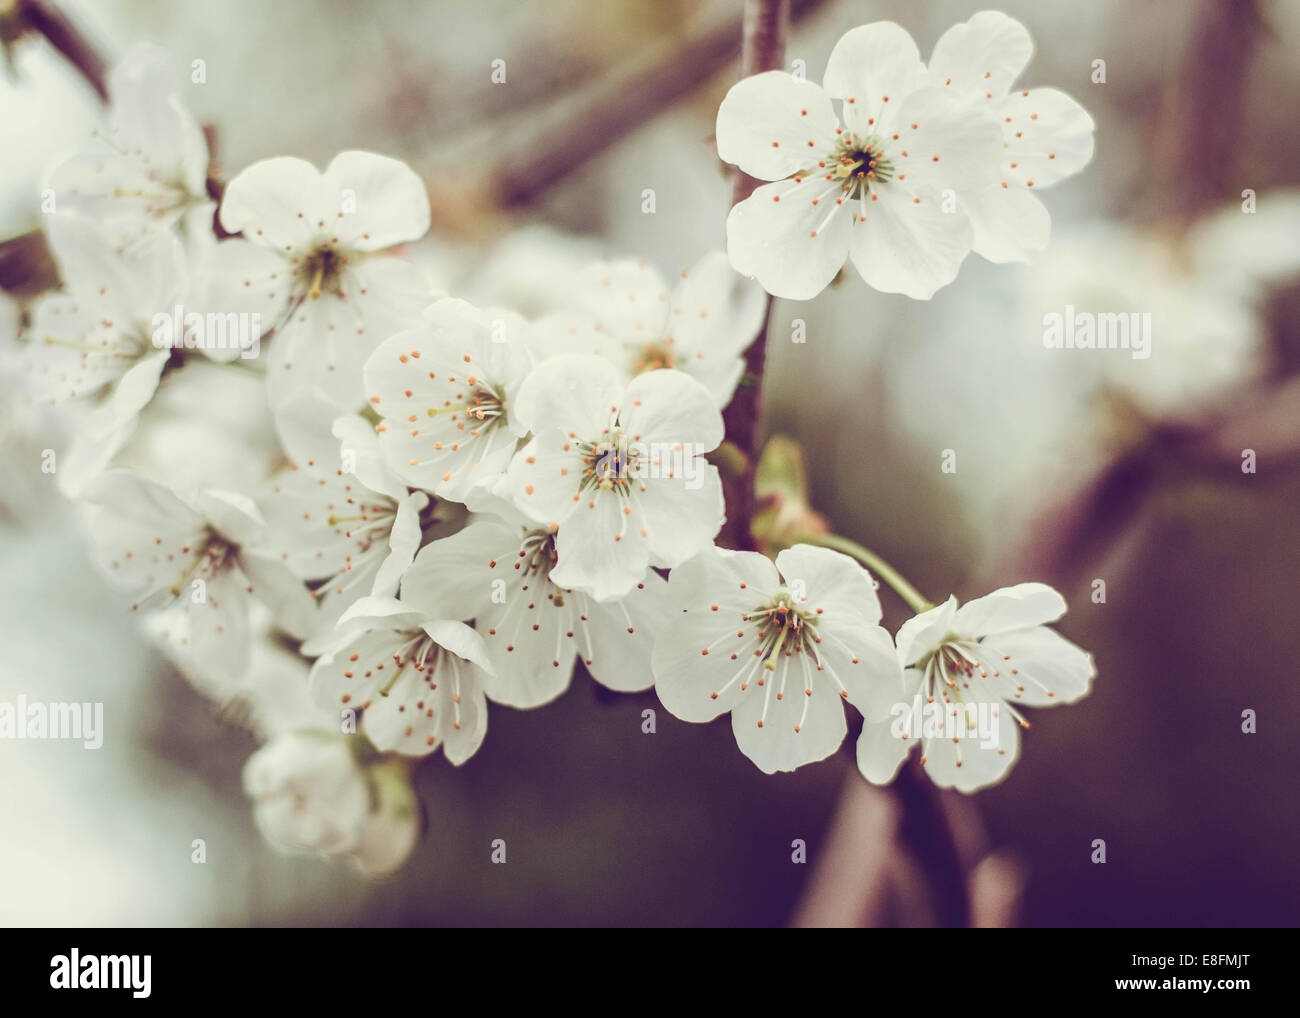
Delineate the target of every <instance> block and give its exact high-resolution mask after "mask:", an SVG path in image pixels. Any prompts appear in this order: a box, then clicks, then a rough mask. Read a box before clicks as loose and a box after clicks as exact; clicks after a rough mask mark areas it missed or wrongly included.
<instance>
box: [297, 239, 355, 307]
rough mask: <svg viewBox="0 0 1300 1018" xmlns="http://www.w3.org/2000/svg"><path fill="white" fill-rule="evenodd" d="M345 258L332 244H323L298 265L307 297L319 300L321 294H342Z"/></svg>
mask: <svg viewBox="0 0 1300 1018" xmlns="http://www.w3.org/2000/svg"><path fill="white" fill-rule="evenodd" d="M347 261H348V260H347V257H346V256H345V255H344V254H343V253H342V252H341V251H339V249H338V248H336V247H335V246H334V245H333V244H332V243H323V244H321V245H320V246H319V247H317V248H316V249H315V250H314V251H311V252H310V253H308V254H307V255H306V256H305V257H304V258H303V259H302V263H301V264H300V265H299V270H300V271H301V274H302V275H301V278H302V279H303V280H304V281H306V284H307V296H308V297H310V298H311V299H312V300H320V296H321V294H322V293H333V294H336V295H338V296H342V294H343V285H342V276H343V268H344V266H346V265H347Z"/></svg>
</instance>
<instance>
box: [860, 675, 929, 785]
mask: <svg viewBox="0 0 1300 1018" xmlns="http://www.w3.org/2000/svg"><path fill="white" fill-rule="evenodd" d="M907 676H908V682H907V683H906V685H905V686H904V687H903V692H902V695H901V696H900V697H899V698H898V702H897V704H896V705H895V709H894V710H893V712H892V713H891V714H890V716H889V717H887V718H884V719H881V720H878V721H872V720H867V721H864V722H863V723H862V734H861V735H859V736H858V745H857V759H858V770H859V771H861V772H862V776H863V777H864V778H866V779H867V780H868V781H870V782H871V783H872V784H873V785H887V784H889V783H890V782H891V781H893V780H894V775H896V774H897V773H898V768H899V767H900V766H901V765H902V763H903V761H904V760H906V759H907V754H908V753H909V752H910V751H911V750H912V747H914V746H916V745H917V744H918V743H919V742H920V741H921V740H920V739H918V738H913V736H912V734H911V730H912V711H913V709H914V706H915V701H914V697H915V696H916V692H917V688H918V683H919V676H917V674H916V672H915V670H912V671H909V672H907Z"/></svg>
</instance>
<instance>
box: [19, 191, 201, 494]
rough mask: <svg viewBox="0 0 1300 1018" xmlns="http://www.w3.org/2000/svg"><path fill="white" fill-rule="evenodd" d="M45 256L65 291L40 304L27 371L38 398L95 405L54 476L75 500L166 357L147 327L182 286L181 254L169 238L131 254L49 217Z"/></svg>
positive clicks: (92, 229) (114, 446)
mask: <svg viewBox="0 0 1300 1018" xmlns="http://www.w3.org/2000/svg"><path fill="white" fill-rule="evenodd" d="M48 236H49V241H50V247H51V249H52V250H53V252H54V257H55V259H56V260H57V262H58V265H59V273H60V276H61V277H62V279H63V283H64V288H65V292H60V293H55V294H51V295H49V296H47V297H45V298H44V299H43V300H42V301H41V302H40V304H39V305H38V307H37V309H36V312H35V316H34V321H33V325H32V330H31V332H32V337H31V342H30V343H29V345H28V351H29V355H28V358H27V365H28V368H29V370H30V371H31V372H32V377H33V383H32V384H33V390H34V394H35V396H36V397H37V398H40V399H46V400H49V401H50V402H51V403H58V402H61V401H63V400H68V399H72V398H74V397H87V398H91V399H93V400H95V401H96V407H95V410H94V411H93V412H92V413H91V414H90V415H88V417H87V418H86V420H85V421H84V422H83V423H82V425H81V426H80V428H79V429H78V431H77V435H76V437H75V439H74V442H73V446H72V448H71V449H70V450H69V452H68V454H67V455H66V456H65V458H64V461H63V463H62V464H61V465H60V470H59V485H60V488H61V489H62V490H63V491H64V493H65V494H69V495H75V494H78V493H80V491H82V490H83V489H84V487H85V485H86V484H87V483H89V481H90V480H91V479H92V478H93V477H94V476H95V475H96V474H98V473H99V472H100V471H101V470H103V468H104V467H105V466H107V464H108V462H109V460H110V459H111V458H112V456H113V455H114V453H116V452H117V451H118V450H119V449H120V448H121V447H122V445H123V444H124V443H125V442H126V441H127V439H129V438H130V437H131V435H132V434H133V433H134V432H135V429H136V425H137V422H138V417H139V413H140V411H141V410H142V409H143V408H144V406H145V405H146V404H147V403H148V402H149V400H150V399H152V398H153V394H154V391H155V390H156V389H157V388H158V381H159V379H160V378H161V376H162V372H163V368H164V367H165V366H166V365H167V361H168V358H169V357H170V356H171V349H170V348H159V347H157V346H155V345H154V342H153V332H154V327H153V320H154V316H155V315H156V314H157V313H159V312H160V311H164V310H170V308H171V307H172V306H173V304H175V303H176V302H177V301H180V300H182V299H183V297H184V294H185V293H186V291H187V289H188V287H189V277H188V274H187V272H186V261H185V253H184V249H183V248H182V246H181V244H180V241H178V240H177V239H176V238H175V237H174V236H172V235H171V234H168V233H151V234H149V235H148V236H146V237H145V238H144V239H142V240H141V241H139V242H137V243H136V244H134V245H132V246H131V247H129V248H126V249H123V248H120V247H119V246H118V245H116V244H115V243H114V242H112V241H111V240H110V239H109V238H108V237H107V236H106V235H105V234H104V233H103V231H102V230H100V229H99V228H98V227H97V226H96V225H94V224H92V223H91V222H90V221H89V220H87V219H83V218H81V217H80V216H74V215H60V216H55V217H53V218H51V220H50V223H49V227H48Z"/></svg>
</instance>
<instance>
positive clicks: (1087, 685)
mask: <svg viewBox="0 0 1300 1018" xmlns="http://www.w3.org/2000/svg"><path fill="white" fill-rule="evenodd" d="M983 646H984V647H986V648H987V649H988V652H989V656H990V657H991V658H992V660H993V663H994V664H996V665H997V671H998V673H999V674H998V676H997V677H996V678H995V677H993V676H992V675H990V677H989V679H988V680H987V681H988V682H989V683H990V688H992V689H994V690H996V691H997V692H998V693H999V695H1001V696H1002V697H1003V699H1005V700H1007V701H1008V702H1010V703H1015V704H1017V705H1019V704H1028V705H1029V706H1030V707H1050V706H1052V705H1053V704H1057V703H1074V702H1075V701H1076V700H1079V699H1081V698H1082V697H1084V696H1086V695H1087V694H1088V691H1089V690H1090V689H1091V687H1092V680H1093V678H1094V677H1095V676H1096V674H1097V667H1096V665H1095V664H1094V663H1093V660H1092V655H1091V654H1089V653H1088V652H1087V651H1085V650H1083V648H1081V647H1078V646H1076V645H1075V644H1073V643H1071V642H1070V641H1069V640H1067V639H1066V638H1065V637H1064V636H1062V635H1061V634H1060V633H1058V632H1056V630H1054V629H1048V628H1047V627H1045V626H1038V627H1035V628H1033V629H1024V630H1018V631H1016V632H1010V633H998V634H997V635H996V636H992V637H990V638H989V639H987V640H985V641H984V643H983ZM1008 655H1009V657H1008Z"/></svg>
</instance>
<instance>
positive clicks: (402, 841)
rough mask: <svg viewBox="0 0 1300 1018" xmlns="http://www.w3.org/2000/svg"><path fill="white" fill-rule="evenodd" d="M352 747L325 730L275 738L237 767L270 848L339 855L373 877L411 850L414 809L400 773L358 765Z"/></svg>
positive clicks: (416, 815) (411, 793)
mask: <svg viewBox="0 0 1300 1018" xmlns="http://www.w3.org/2000/svg"><path fill="white" fill-rule="evenodd" d="M356 742H357V740H356V739H355V738H350V737H347V736H340V735H338V734H337V733H331V732H324V731H302V732H290V733H286V734H284V735H281V736H279V737H278V738H276V739H274V740H273V741H271V742H269V743H267V744H266V745H265V746H263V747H262V748H261V749H259V750H258V751H257V752H256V753H254V754H253V755H252V756H251V757H250V758H249V759H248V762H247V763H246V764H245V765H244V774H243V782H244V791H245V793H246V794H247V795H248V797H249V798H250V799H252V800H253V816H254V819H255V820H256V821H257V826H258V829H259V830H261V832H262V834H263V835H264V836H265V837H266V839H267V840H268V841H269V842H271V844H273V845H275V846H276V847H278V848H280V849H282V850H283V851H286V852H297V853H306V854H320V855H326V856H337V857H341V858H344V859H347V860H348V861H349V862H351V863H352V864H353V865H354V866H356V867H357V869H359V870H360V871H361V872H362V873H363V874H365V875H366V876H370V877H379V876H384V875H385V874H387V873H391V872H392V871H393V870H395V869H397V868H398V867H399V866H400V865H401V864H402V863H403V862H405V861H406V858H407V857H408V856H409V855H410V853H411V850H412V849H413V848H414V847H415V842H416V839H417V837H418V835H419V827H420V819H419V811H418V808H417V804H416V800H415V793H414V791H413V790H412V789H411V783H410V779H409V778H408V777H407V776H406V774H405V772H404V771H402V770H401V769H400V768H395V767H393V766H392V765H390V764H387V763H384V762H382V761H370V762H362V761H361V760H360V759H358V756H359V755H361V754H362V753H363V751H362V750H360V749H358V748H357V747H356Z"/></svg>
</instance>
